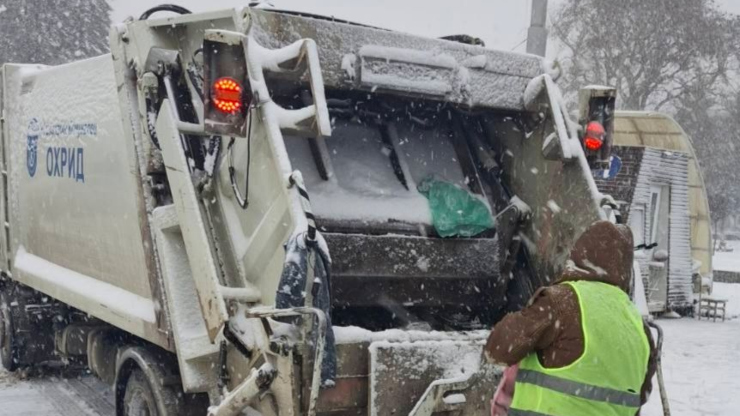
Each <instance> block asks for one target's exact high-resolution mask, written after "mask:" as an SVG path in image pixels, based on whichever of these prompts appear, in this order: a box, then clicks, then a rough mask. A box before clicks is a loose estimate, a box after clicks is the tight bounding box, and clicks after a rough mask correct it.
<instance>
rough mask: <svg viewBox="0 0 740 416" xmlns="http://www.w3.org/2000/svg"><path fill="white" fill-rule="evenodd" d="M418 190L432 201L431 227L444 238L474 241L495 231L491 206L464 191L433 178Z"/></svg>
mask: <svg viewBox="0 0 740 416" xmlns="http://www.w3.org/2000/svg"><path fill="white" fill-rule="evenodd" d="M417 189H418V190H419V192H420V193H421V194H422V195H424V196H425V197H426V198H427V199H428V200H429V209H430V211H432V225H434V229H435V230H437V234H439V235H440V236H441V237H472V236H475V235H478V234H480V233H482V232H483V231H486V230H489V229H491V228H493V227H494V219H493V217H492V216H491V212H490V211H489V210H488V206H487V205H486V204H485V203H484V202H483V201H481V200H480V199H478V198H476V197H475V196H473V194H472V193H470V192H468V191H467V190H465V189H462V188H460V187H458V186H456V185H454V184H451V183H449V182H444V181H441V180H438V179H434V178H427V179H424V180H423V181H422V182H421V183H420V184H419V186H418V187H417Z"/></svg>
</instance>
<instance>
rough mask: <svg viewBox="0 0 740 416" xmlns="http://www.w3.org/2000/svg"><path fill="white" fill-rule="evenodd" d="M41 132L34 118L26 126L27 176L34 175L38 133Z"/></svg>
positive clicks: (36, 161)
mask: <svg viewBox="0 0 740 416" xmlns="http://www.w3.org/2000/svg"><path fill="white" fill-rule="evenodd" d="M40 132H41V124H40V123H39V121H38V120H36V119H35V118H34V119H33V120H31V122H30V123H29V124H28V135H27V136H28V143H27V145H26V167H27V168H28V174H29V175H31V177H32V178H33V175H35V174H36V166H37V165H38V147H39V133H40Z"/></svg>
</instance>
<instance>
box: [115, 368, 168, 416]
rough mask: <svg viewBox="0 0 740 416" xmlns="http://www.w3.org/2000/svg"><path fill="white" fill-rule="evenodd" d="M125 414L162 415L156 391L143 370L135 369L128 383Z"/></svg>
mask: <svg viewBox="0 0 740 416" xmlns="http://www.w3.org/2000/svg"><path fill="white" fill-rule="evenodd" d="M123 414H124V415H125V416H160V415H159V411H158V410H157V401H156V399H155V398H154V391H153V390H152V387H151V386H150V385H149V382H148V381H147V380H146V377H144V373H143V372H142V371H141V370H134V371H133V372H132V373H131V375H130V376H129V379H128V383H126V394H125V396H124V397H123Z"/></svg>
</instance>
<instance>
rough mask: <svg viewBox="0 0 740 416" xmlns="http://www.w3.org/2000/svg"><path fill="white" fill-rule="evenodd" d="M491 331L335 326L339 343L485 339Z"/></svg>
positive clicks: (335, 333)
mask: <svg viewBox="0 0 740 416" xmlns="http://www.w3.org/2000/svg"><path fill="white" fill-rule="evenodd" d="M488 334H489V331H470V332H439V331H406V330H403V329H389V330H387V331H380V332H373V331H369V330H367V329H364V328H360V327H356V326H335V327H334V335H335V337H336V340H337V344H351V343H356V342H375V341H388V342H415V341H442V340H485V339H487V338H488Z"/></svg>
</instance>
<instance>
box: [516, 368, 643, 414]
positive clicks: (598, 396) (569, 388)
mask: <svg viewBox="0 0 740 416" xmlns="http://www.w3.org/2000/svg"><path fill="white" fill-rule="evenodd" d="M516 381H517V383H528V384H534V385H535V386H540V387H543V388H546V389H549V390H554V391H557V392H560V393H565V394H569V395H571V396H575V397H578V398H581V399H589V400H594V401H597V402H606V403H609V404H619V405H622V406H629V407H640V395H639V394H635V393H627V392H622V391H619V390H614V389H608V388H605V387H598V386H592V385H589V384H584V383H579V382H576V381H571V380H566V379H564V378H560V377H554V376H550V375H547V374H544V373H540V372H537V371H531V370H519V372H518V373H517V376H516Z"/></svg>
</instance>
